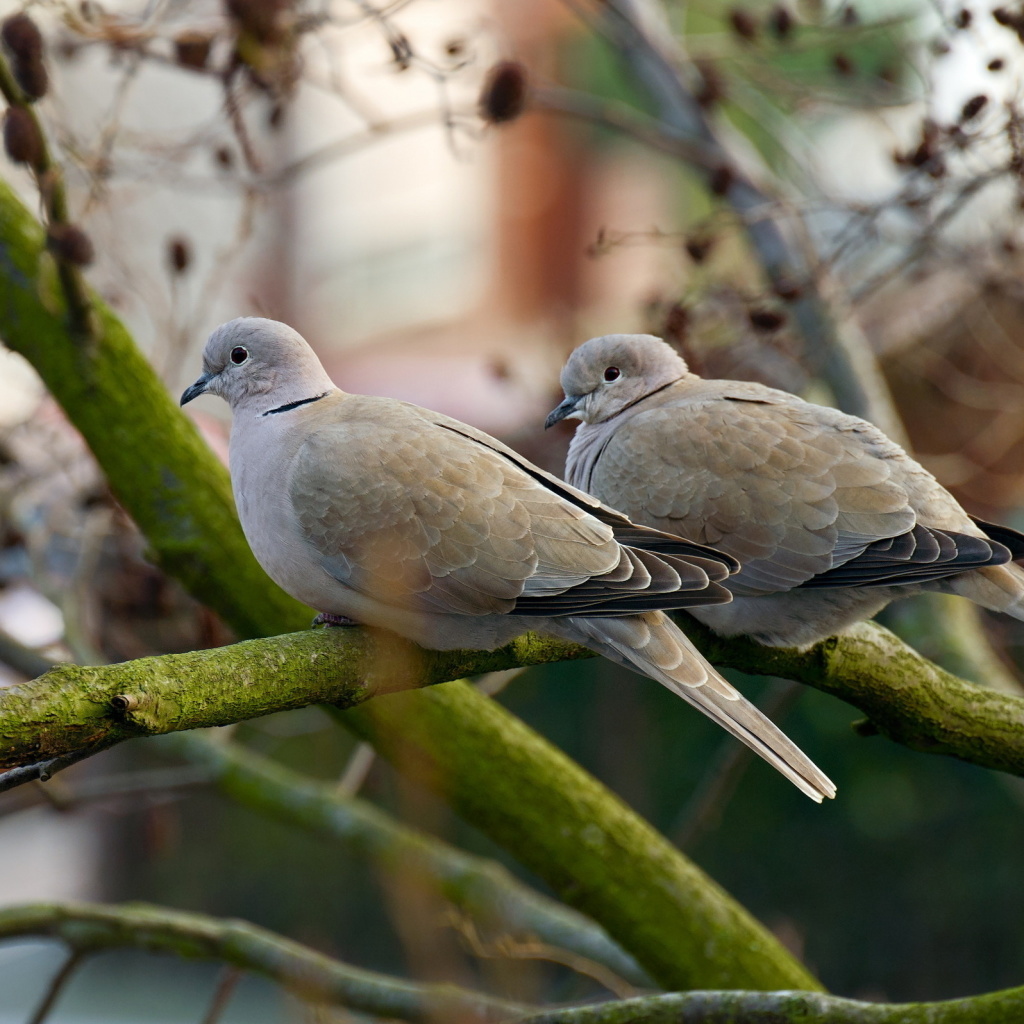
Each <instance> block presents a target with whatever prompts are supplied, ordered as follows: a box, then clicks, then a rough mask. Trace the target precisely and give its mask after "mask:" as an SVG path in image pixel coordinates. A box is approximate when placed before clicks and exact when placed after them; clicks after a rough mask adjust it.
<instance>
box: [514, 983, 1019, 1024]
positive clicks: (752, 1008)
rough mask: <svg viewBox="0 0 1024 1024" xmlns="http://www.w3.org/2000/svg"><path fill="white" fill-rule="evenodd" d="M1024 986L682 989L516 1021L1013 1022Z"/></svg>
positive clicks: (536, 1023)
mask: <svg viewBox="0 0 1024 1024" xmlns="http://www.w3.org/2000/svg"><path fill="white" fill-rule="evenodd" d="M1022 1016H1024V988H1011V989H1005V990H1004V991H1002V992H990V993H986V994H985V995H981V996H972V997H971V998H969V999H950V1000H947V1001H944V1002H941V1003H862V1002H859V1001H858V1000H855V999H842V998H840V997H839V996H829V995H824V994H822V993H819V992H685V993H676V992H673V993H670V994H668V995H658V996H641V997H639V998H636V999H624V1000H622V1001H619V1002H613V1003H599V1004H597V1005H595V1006H571V1007H567V1008H566V1009H564V1010H542V1011H540V1012H539V1013H535V1014H531V1015H528V1016H526V1017H523V1018H521V1019H520V1020H519V1021H518V1022H517V1024H737V1022H742V1024H1017V1022H1018V1021H1020V1020H1021V1019H1022Z"/></svg>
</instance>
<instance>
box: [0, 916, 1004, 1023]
mask: <svg viewBox="0 0 1024 1024" xmlns="http://www.w3.org/2000/svg"><path fill="white" fill-rule="evenodd" d="M26 936H33V937H44V938H52V939H56V940H58V941H60V942H63V943H64V944H65V945H66V946H67V947H68V949H69V950H70V951H71V953H72V955H73V957H75V962H77V961H79V960H80V959H81V958H82V957H85V956H89V955H91V954H95V953H100V952H103V951H105V950H109V949H142V950H146V951H147V952H150V953H164V954H170V955H172V956H179V957H183V958H186V959H200V960H213V961H217V962H220V963H225V964H230V965H232V966H234V967H237V968H240V969H242V970H246V971H251V972H253V973H254V974H259V975H262V976H263V977H266V978H269V979H270V980H272V981H274V982H276V983H277V984H279V985H281V986H282V987H283V988H285V989H287V990H288V991H290V992H292V993H293V994H294V995H296V996H297V997H298V998H300V999H302V1000H304V1001H306V1002H310V1003H327V1004H333V1005H338V1006H344V1007H347V1008H348V1009H352V1010H356V1011H359V1012H363V1013H370V1014H374V1015H377V1016H381V1017H387V1018H388V1019H399V1020H406V1021H414V1022H420V1021H423V1022H427V1021H447V1020H458V1021H461V1022H464V1024H490V1022H495V1024H497V1022H508V1024H736V1022H737V1021H742V1022H743V1024H838V1022H842V1024H1017V1022H1018V1021H1019V1020H1020V1019H1021V1017H1022V1015H1024V988H1016V989H1006V990H1004V991H1001V992H991V993H987V994H985V995H981V996H974V997H972V998H968V999H954V1000H948V1001H944V1002H938V1003H905V1004H899V1003H864V1002H859V1001H857V1000H853V999H842V998H840V997H838V996H829V995H825V994H823V993H820V992H799V991H786V992H743V991H729V992H713V991H697V992H684V993H676V992H673V993H667V994H664V995H653V996H640V997H637V998H634V999H624V1000H617V1001H612V1002H605V1003H598V1004H593V1005H587V1006H570V1007H564V1008H560V1009H543V1010H542V1009H537V1008H532V1007H527V1006H524V1005H522V1004H518V1003H512V1002H508V1001H506V1000H502V999H497V998H495V997H493V996H489V995H485V994H484V993H478V992H471V991H469V990H467V989H463V988H459V987H457V986H454V985H443V984H440V985H439V984H423V983H417V982H409V981H405V980H404V979H400V978H395V977H391V976H389V975H384V974H378V973H377V972H375V971H368V970H364V969H362V968H359V967H353V966H351V965H349V964H346V963H343V962H341V961H339V960H335V959H333V958H331V957H328V956H325V955H324V954H322V953H319V952H317V951H316V950H314V949H311V948H310V947H308V946H304V945H301V944H300V943H298V942H292V941H291V940H289V939H285V938H283V937H281V936H279V935H276V934H275V933H273V932H270V931H268V930H266V929H265V928H260V927H258V926H257V925H253V924H249V923H248V922H246V921H238V920H228V921H225V920H220V919H217V918H212V917H208V916H206V915H204V914H193V913H184V912H182V911H177V910H169V909H167V908H164V907H156V906H151V905H148V904H142V903H128V904H121V905H117V906H109V905H108V906H105V905H102V904H87V903H36V904H26V905H22V906H13V907H6V908H4V909H3V910H0V939H12V938H23V937H26Z"/></svg>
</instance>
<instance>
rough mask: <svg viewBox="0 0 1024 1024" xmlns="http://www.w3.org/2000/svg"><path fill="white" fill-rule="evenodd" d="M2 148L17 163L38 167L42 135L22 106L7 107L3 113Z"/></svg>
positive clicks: (40, 158) (33, 119)
mask: <svg viewBox="0 0 1024 1024" xmlns="http://www.w3.org/2000/svg"><path fill="white" fill-rule="evenodd" d="M4 149H5V150H6V151H7V155H8V156H9V157H10V158H11V159H12V160H13V161H14V162H15V163H18V164H28V165H29V166H30V167H38V166H39V164H40V163H41V162H42V159H43V137H42V135H41V133H40V131H39V125H38V123H37V122H36V119H35V118H34V117H33V116H32V115H31V114H30V113H29V112H28V111H27V110H25V109H23V108H22V107H8V108H7V113H6V114H4Z"/></svg>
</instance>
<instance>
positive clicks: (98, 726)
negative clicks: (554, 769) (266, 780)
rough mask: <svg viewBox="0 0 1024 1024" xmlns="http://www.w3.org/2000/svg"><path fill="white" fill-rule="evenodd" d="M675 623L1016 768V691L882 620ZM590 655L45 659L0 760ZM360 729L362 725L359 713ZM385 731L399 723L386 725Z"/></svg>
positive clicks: (345, 639)
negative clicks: (773, 633) (954, 670)
mask: <svg viewBox="0 0 1024 1024" xmlns="http://www.w3.org/2000/svg"><path fill="white" fill-rule="evenodd" d="M684 625H685V628H686V630H687V632H688V633H689V634H690V636H691V637H692V638H693V639H694V641H695V642H696V643H697V645H698V646H699V647H700V648H701V650H702V651H703V653H704V654H705V655H706V656H707V657H708V658H709V659H710V660H712V661H713V662H715V663H716V664H718V665H723V666H726V667H730V668H736V669H740V670H742V671H745V672H752V673H761V674H771V675H775V676H780V677H782V678H785V679H795V680H797V681H799V682H802V683H806V684H807V685H809V686H813V687H815V688H816V689H819V690H823V691H824V692H826V693H831V694H833V695H834V696H836V697H839V698H841V699H842V700H844V701H846V702H847V703H849V704H852V705H853V706H854V707H856V708H858V709H859V710H861V711H862V712H864V713H865V714H866V715H867V716H868V719H869V720H870V722H871V726H872V728H873V729H874V730H875V731H877V732H879V733H881V734H882V735H885V736H887V737H889V738H890V739H892V740H894V741H895V742H897V743H901V744H903V745H904V746H907V747H910V748H912V749H914V750H919V751H923V752H925V753H930V754H946V755H949V756H951V757H956V758H959V759H960V760H962V761H968V762H970V763H972V764H976V765H979V766H981V767H983V768H990V769H995V770H998V771H1004V772H1008V773H1010V774H1013V775H1024V698H1021V697H1017V696H1014V695H1012V694H1006V693H1001V692H999V691H996V690H990V689H986V688H983V687H979V686H976V685H974V684H973V683H969V682H966V681H965V680H962V679H958V678H957V677H956V676H953V675H950V673H948V672H945V671H944V670H943V669H941V668H939V667H938V666H936V665H934V664H932V662H930V661H928V660H927V659H926V658H923V657H922V656H921V655H919V654H918V653H917V652H916V651H914V650H913V649H912V648H910V647H908V646H907V645H906V644H904V643H903V642H902V641H901V640H900V639H899V638H898V637H896V636H894V635H893V634H892V633H890V632H889V631H888V630H886V629H883V628H882V627H881V626H878V625H875V624H874V623H861V624H859V625H857V626H855V627H854V628H852V629H851V630H849V631H848V632H847V633H845V634H843V635H841V636H836V637H831V638H829V639H828V640H824V641H822V642H821V643H819V644H816V645H815V646H813V647H811V648H809V649H807V650H796V649H791V648H767V647H762V646H761V645H759V644H757V643H754V642H753V641H750V640H746V639H732V640H723V639H722V638H721V637H716V636H715V635H714V634H712V633H711V632H710V631H709V630H706V629H704V628H703V627H701V626H700V625H699V624H698V623H696V622H695V621H693V620H692V619H688V620H687V621H686V623H685V624H684ZM591 656H592V655H591V653H590V652H589V651H588V650H586V649H585V648H582V647H579V646H575V645H572V644H567V643H563V642H562V641H559V640H552V639H548V638H545V637H541V636H537V635H536V634H531V633H527V634H524V635H523V636H521V637H519V638H517V639H516V640H514V641H513V642H512V643H510V644H508V645H507V646H505V647H502V648H499V649H498V650H497V651H490V652H488V651H423V650H419V649H418V648H415V647H412V646H411V645H409V644H406V643H405V642H404V641H402V640H400V639H399V638H398V637H393V636H391V635H390V634H385V633H378V634H374V633H370V632H368V631H364V630H361V629H327V630H320V629H318V630H306V631H304V632H302V633H291V634H287V635H284V636H279V637H271V638H267V639H262V640H246V641H243V642H241V643H237V644H233V645H231V646H228V647H221V648H217V649H215V650H205V651H192V652H189V653H187V654H166V655H160V656H156V657H150V658H140V659H139V660H137V661H128V662H122V663H121V664H118V665H108V666H98V667H84V666H79V665H58V666H56V667H55V668H53V669H51V670H50V671H49V672H47V673H46V674H44V675H42V676H39V677H38V678H37V679H35V680H32V681H31V682H27V683H22V684H20V685H18V686H13V687H10V688H8V689H6V690H3V691H0V767H6V768H12V767H16V766H21V765H25V764H28V763H31V762H35V761H40V760H46V759H49V758H54V757H61V756H63V755H65V754H70V753H73V752H75V751H78V750H81V749H83V748H92V749H94V750H101V749H104V748H106V747H109V746H111V745H113V744H115V743H118V742H121V741H122V740H125V739H130V738H132V737H136V736H154V735H159V734H163V733H170V732H179V731H182V730H186V729H198V728H205V727H209V726H218V725H228V724H230V723H232V722H238V721H243V720H245V719H250V718H257V717H259V716H262V715H268V714H272V713H274V712H277V711H285V710H288V709H290V708H297V707H304V706H306V705H308V704H331V705H333V706H335V707H337V708H352V707H355V706H356V705H359V704H363V703H364V702H366V701H367V700H369V699H370V698H371V697H374V696H377V695H380V694H384V693H391V692H394V691H398V690H408V689H411V688H414V687H421V686H428V685H431V684H434V683H440V682H446V681H449V680H453V679H459V678H462V677H463V676H467V675H478V674H480V673H483V672H492V671H497V670H500V669H505V668H512V667H514V666H521V665H537V664H543V663H548V662H552V661H560V660H565V659H568V658H585V657H591ZM425 696H426V695H425V694H419V695H418V696H417V697H416V698H414V699H422V698H424V697H425ZM467 699H472V700H473V701H474V704H475V703H476V701H475V699H474V698H467ZM453 714H454V713H453ZM455 717H457V718H461V715H456V716H455ZM359 731H361V732H375V729H373V728H372V727H371V725H370V719H368V718H364V720H363V722H362V724H361V725H360V727H359ZM396 735H397V736H399V737H401V736H403V735H404V733H403V732H402V730H399V729H398V728H397V726H396ZM381 742H382V743H385V744H386V743H387V742H388V741H387V740H386V739H385V738H383V737H381Z"/></svg>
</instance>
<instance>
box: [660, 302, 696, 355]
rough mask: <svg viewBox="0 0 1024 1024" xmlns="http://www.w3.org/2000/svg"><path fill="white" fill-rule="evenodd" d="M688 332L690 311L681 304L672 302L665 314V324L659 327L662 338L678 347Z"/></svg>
mask: <svg viewBox="0 0 1024 1024" xmlns="http://www.w3.org/2000/svg"><path fill="white" fill-rule="evenodd" d="M689 330H690V311H689V310H688V309H687V308H686V307H685V306H684V305H683V304H682V303H681V302H673V303H672V305H671V306H669V307H668V312H667V313H666V314H665V322H664V323H663V324H662V327H661V333H662V337H664V338H665V339H666V340H667V341H674V342H675V343H676V344H677V345H679V344H682V342H684V341H685V340H686V336H687V334H688V333H689Z"/></svg>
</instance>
